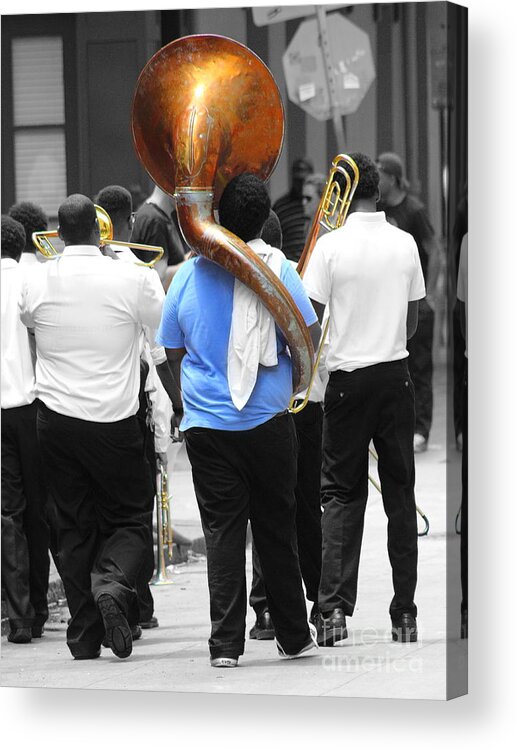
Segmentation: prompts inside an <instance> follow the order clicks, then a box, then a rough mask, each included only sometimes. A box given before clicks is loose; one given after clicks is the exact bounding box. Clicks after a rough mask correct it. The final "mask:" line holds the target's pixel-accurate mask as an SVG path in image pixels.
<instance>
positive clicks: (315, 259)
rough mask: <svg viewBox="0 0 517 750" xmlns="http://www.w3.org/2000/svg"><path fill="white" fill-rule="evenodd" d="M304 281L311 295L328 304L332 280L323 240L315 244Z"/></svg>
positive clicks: (316, 299) (323, 303) (314, 298)
mask: <svg viewBox="0 0 517 750" xmlns="http://www.w3.org/2000/svg"><path fill="white" fill-rule="evenodd" d="M303 281H304V285H305V289H306V290H307V294H308V295H309V297H310V298H311V299H313V300H315V301H316V302H320V303H321V304H322V305H326V304H327V302H328V301H329V299H330V292H331V288H332V282H331V275H330V270H329V263H328V256H327V254H326V253H325V252H324V246H323V244H322V242H321V240H318V241H317V242H316V245H315V246H314V250H313V251H312V255H311V258H310V260H309V265H308V266H307V270H306V271H305V276H304V277H303Z"/></svg>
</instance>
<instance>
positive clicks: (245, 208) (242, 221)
mask: <svg viewBox="0 0 517 750" xmlns="http://www.w3.org/2000/svg"><path fill="white" fill-rule="evenodd" d="M270 209H271V200H270V198H269V195H268V192H267V189H266V186H265V185H264V183H263V182H262V180H261V179H259V178H258V177H257V176H256V175H254V174H251V173H250V172H244V173H243V174H240V175H238V176H237V177H234V178H233V180H230V182H229V183H228V185H227V186H226V187H225V189H224V191H223V194H222V195H221V199H220V201H219V223H220V224H221V226H223V227H225V228H226V229H229V230H230V232H233V234H236V235H237V237H240V238H241V240H243V241H244V242H249V241H250V240H254V239H255V238H256V237H258V236H259V235H260V232H261V230H262V227H263V226H264V224H265V222H266V219H267V217H268V216H269V211H270Z"/></svg>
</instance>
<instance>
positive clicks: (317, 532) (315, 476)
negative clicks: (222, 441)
mask: <svg viewBox="0 0 517 750" xmlns="http://www.w3.org/2000/svg"><path fill="white" fill-rule="evenodd" d="M293 421H294V424H295V427H296V436H297V438H298V479H297V482H296V487H295V490H294V494H295V497H296V535H297V540H298V555H299V558H300V570H301V573H302V578H303V582H304V584H305V589H306V592H307V599H309V601H311V602H317V601H318V587H319V582H320V576H321V500H320V486H321V436H322V428H323V410H322V408H321V404H320V403H317V404H316V403H313V402H310V401H309V403H308V404H307V405H306V407H305V408H304V409H303V410H302V411H301V412H298V414H293ZM250 606H251V607H253V609H254V610H255V612H256V614H257V617H258V616H260V615H261V614H263V613H264V611H265V610H266V609H268V604H267V599H266V590H265V586H264V580H263V577H262V568H261V565H260V560H259V557H258V555H257V553H256V550H255V545H253V582H252V585H251V591H250Z"/></svg>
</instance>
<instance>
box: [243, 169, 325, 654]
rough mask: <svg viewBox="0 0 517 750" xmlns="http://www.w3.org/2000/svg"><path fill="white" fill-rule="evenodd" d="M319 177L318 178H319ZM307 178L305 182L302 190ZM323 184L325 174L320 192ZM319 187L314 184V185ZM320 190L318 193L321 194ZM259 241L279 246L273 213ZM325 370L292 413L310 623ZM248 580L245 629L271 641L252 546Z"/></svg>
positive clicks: (317, 565) (316, 575)
mask: <svg viewBox="0 0 517 750" xmlns="http://www.w3.org/2000/svg"><path fill="white" fill-rule="evenodd" d="M322 177H323V176H322ZM310 179H311V178H310V177H308V178H306V180H305V183H304V193H305V189H306V185H307V181H308V180H310ZM324 185H325V178H323V184H322V185H321V190H322V189H323V187H324ZM318 189H319V183H318ZM321 190H320V192H321ZM318 201H319V196H318V194H317V193H316V205H309V204H308V202H306V201H304V206H305V210H306V211H307V212H308V211H309V210H310V211H311V212H312V214H314V212H315V210H316V207H317V204H318ZM261 237H262V239H263V240H264V242H266V243H267V244H269V245H272V246H273V247H276V248H279V249H282V228H281V226H280V221H279V220H278V217H277V216H276V214H275V212H274V211H271V213H270V216H269V219H268V220H267V221H266V224H264V227H263V229H262V234H261ZM327 380H328V373H327V370H326V367H325V362H324V357H322V358H321V360H320V366H319V367H318V370H317V372H316V373H315V377H314V383H313V386H312V388H311V391H310V394H309V400H308V402H307V404H306V406H305V408H304V409H303V410H302V411H300V412H298V413H297V414H293V422H294V426H295V428H296V437H297V443H298V450H297V473H296V476H297V479H296V486H295V488H294V494H295V497H296V537H297V542H298V556H299V558H300V571H301V574H302V579H303V583H304V585H305V590H306V594H307V599H308V600H309V601H310V602H312V610H311V615H310V618H309V619H310V621H311V622H314V619H315V616H316V613H317V610H318V587H319V582H320V576H321V502H320V476H321V434H322V425H323V396H324V393H325V384H326V382H327ZM304 396H305V393H301V394H299V395H298V399H297V400H296V401H295V404H294V405H295V406H297V405H298V404H299V403H300V401H302V400H303V399H304ZM252 559H253V580H252V584H251V590H250V597H249V599H250V607H252V608H253V609H254V611H255V614H256V616H257V619H256V622H255V624H254V625H253V627H252V628H251V630H250V638H253V639H257V640H272V639H273V638H274V637H275V629H274V625H273V622H272V620H271V615H270V614H269V608H268V603H267V597H266V589H265V586H264V577H263V575H262V567H261V565H260V559H259V556H258V554H257V552H256V549H255V545H254V544H252Z"/></svg>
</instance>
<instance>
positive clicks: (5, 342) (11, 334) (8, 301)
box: [1, 258, 36, 409]
mask: <svg viewBox="0 0 517 750" xmlns="http://www.w3.org/2000/svg"><path fill="white" fill-rule="evenodd" d="M1 270H2V272H1V281H2V297H1V305H2V387H1V399H2V409H12V408H14V407H16V406H27V405H28V404H32V402H33V401H34V399H35V398H36V379H35V377H34V366H33V364H32V357H31V351H30V346H29V332H28V330H27V329H26V327H25V326H24V325H23V323H22V322H21V320H20V313H19V309H18V301H19V299H20V291H21V288H22V279H23V271H22V269H21V268H20V266H19V264H18V263H17V262H16V261H15V260H13V259H12V258H2V261H1Z"/></svg>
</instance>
